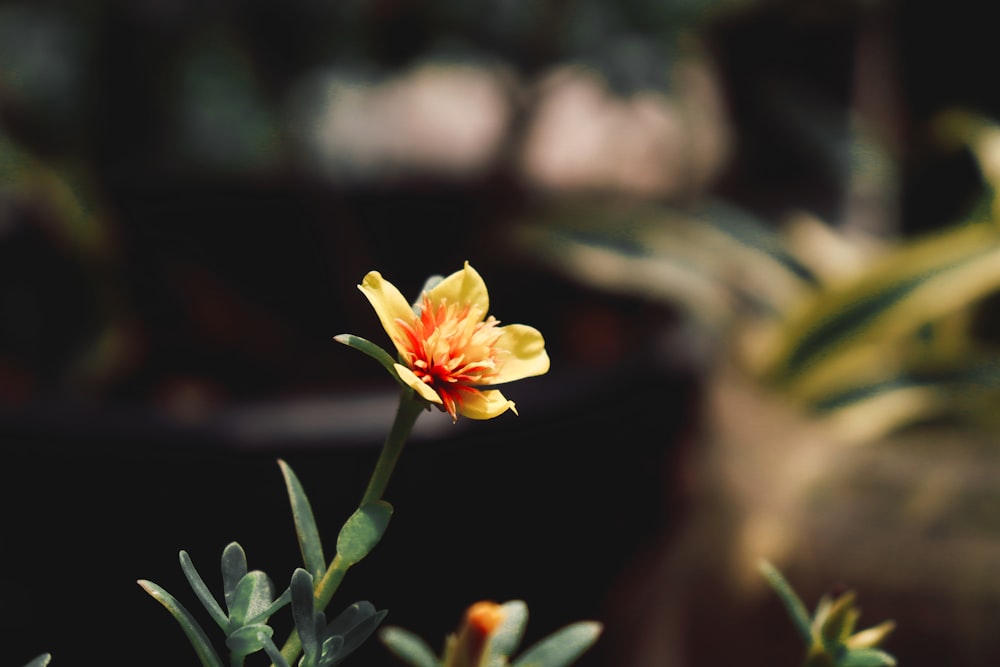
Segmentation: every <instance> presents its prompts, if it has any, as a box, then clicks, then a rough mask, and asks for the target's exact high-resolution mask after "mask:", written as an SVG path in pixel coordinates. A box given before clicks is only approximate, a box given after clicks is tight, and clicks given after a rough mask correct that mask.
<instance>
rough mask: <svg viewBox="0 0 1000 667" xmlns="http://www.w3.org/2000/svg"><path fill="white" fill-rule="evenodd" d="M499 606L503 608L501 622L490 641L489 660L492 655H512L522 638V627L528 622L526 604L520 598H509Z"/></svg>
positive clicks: (507, 656) (505, 656) (506, 656)
mask: <svg viewBox="0 0 1000 667" xmlns="http://www.w3.org/2000/svg"><path fill="white" fill-rule="evenodd" d="M501 606H502V607H503V610H504V616H503V623H501V624H500V627H499V628H497V630H496V633H495V634H494V635H493V639H492V640H491V641H490V648H489V651H490V654H491V655H490V660H492V659H493V657H494V656H503V657H504V658H509V657H510V656H511V655H513V654H514V651H516V650H517V647H518V646H519V645H520V644H521V640H522V639H523V638H524V629H525V627H526V626H527V624H528V605H526V604H525V603H524V602H523V601H522V600H510V601H508V602H504V603H503V605H501Z"/></svg>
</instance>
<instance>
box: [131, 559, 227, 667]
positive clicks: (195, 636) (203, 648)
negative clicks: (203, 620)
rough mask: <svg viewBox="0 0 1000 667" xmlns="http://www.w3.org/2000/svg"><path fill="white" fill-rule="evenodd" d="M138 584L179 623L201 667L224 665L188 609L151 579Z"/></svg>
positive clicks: (142, 580) (219, 666) (220, 666)
mask: <svg viewBox="0 0 1000 667" xmlns="http://www.w3.org/2000/svg"><path fill="white" fill-rule="evenodd" d="M138 584H139V585H140V586H142V588H143V590H145V591H146V592H147V593H149V594H150V595H152V596H153V599H155V600H156V601H158V602H159V603H160V604H162V605H163V606H164V607H166V609H167V611H168V612H170V615H171V616H173V617H174V619H175V620H176V621H177V622H178V623H179V624H180V626H181V629H182V630H183V631H184V634H185V635H186V636H187V638H188V640H189V641H190V642H191V646H193V647H194V650H195V653H196V654H197V655H198V659H199V660H201V664H202V665H203V667H224V665H223V663H222V659H221V658H219V654H218V653H216V652H215V649H214V648H213V647H212V643H211V642H210V641H209V640H208V637H207V636H206V635H205V631H204V630H203V629H202V627H201V626H200V625H199V624H198V621H196V620H194V617H193V616H191V614H190V613H189V612H188V610H187V609H185V608H184V605H182V604H181V603H180V602H178V601H177V599H176V598H174V596H172V595H170V594H169V593H167V592H166V591H165V590H163V589H162V588H160V587H159V586H158V585H156V584H154V583H153V582H152V581H148V580H146V579H140V580H139V581H138Z"/></svg>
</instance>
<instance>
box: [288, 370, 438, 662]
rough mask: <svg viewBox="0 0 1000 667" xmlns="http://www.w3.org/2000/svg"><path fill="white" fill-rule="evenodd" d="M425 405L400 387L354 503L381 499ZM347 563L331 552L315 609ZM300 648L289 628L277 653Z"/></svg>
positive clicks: (291, 657) (291, 656) (291, 653)
mask: <svg viewBox="0 0 1000 667" xmlns="http://www.w3.org/2000/svg"><path fill="white" fill-rule="evenodd" d="M426 405H427V403H425V402H424V401H423V400H422V399H420V398H419V397H418V396H417V395H416V394H415V393H414V392H413V390H412V389H404V390H403V392H402V394H400V397H399V407H397V408H396V418H395V419H394V420H393V422H392V428H391V429H390V430H389V435H388V436H386V439H385V443H384V444H383V445H382V451H381V452H380V453H379V457H378V461H377V462H376V463H375V469H374V470H373V471H372V475H371V478H370V479H369V480H368V488H367V489H365V494H364V496H362V498H361V502H360V503H359V504H358V507H364V506H365V505H368V504H370V503H373V502H375V501H377V500H381V499H382V494H384V493H385V489H386V487H387V486H388V485H389V479H390V478H391V477H392V472H393V470H395V469H396V463H397V462H398V461H399V457H400V454H402V453H403V445H405V444H406V439H407V438H408V437H409V435H410V431H412V430H413V425H414V424H415V423H416V421H417V417H419V416H420V413H421V412H422V411H423V410H424V408H425V407H426ZM350 567H351V563H347V562H345V561H344V560H343V559H342V558H341V557H340V555H335V556H334V557H333V560H332V561H330V566H329V567H327V569H326V572H324V573H323V576H322V577H321V578H320V580H319V583H317V584H316V589H315V590H314V591H313V597H314V598H315V601H316V609H317V610H318V611H326V607H327V605H329V604H330V600H332V599H333V594H334V593H335V592H336V591H337V588H338V587H339V586H340V582H341V581H343V580H344V575H345V574H347V570H348V568H350ZM301 652H302V640H301V639H300V638H299V633H298V632H296V631H294V630H293V631H292V634H291V635H290V636H289V637H288V641H286V642H285V645H284V646H282V647H281V656H282V657H283V658H284V659H285V661H286V662H287V663H288V664H289V665H291V664H294V662H295V660H296V659H297V658H298V657H299V654H300V653H301ZM272 667H273V665H272Z"/></svg>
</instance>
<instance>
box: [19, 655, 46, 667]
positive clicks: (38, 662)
mask: <svg viewBox="0 0 1000 667" xmlns="http://www.w3.org/2000/svg"><path fill="white" fill-rule="evenodd" d="M51 660H52V654H51V653H43V654H41V655H40V656H38V657H36V658H35V659H34V660H32V661H31V662H29V663H28V664H26V665H25V666H24V667H46V666H47V665H48V664H49V662H50V661H51Z"/></svg>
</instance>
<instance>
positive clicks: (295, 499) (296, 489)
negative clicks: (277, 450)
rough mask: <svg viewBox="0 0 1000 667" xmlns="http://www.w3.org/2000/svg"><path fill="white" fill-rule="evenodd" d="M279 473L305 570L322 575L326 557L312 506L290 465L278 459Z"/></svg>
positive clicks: (314, 574) (315, 575)
mask: <svg viewBox="0 0 1000 667" xmlns="http://www.w3.org/2000/svg"><path fill="white" fill-rule="evenodd" d="M278 465H279V466H281V473H282V475H284V477H285V486H286V487H287V489H288V501H289V503H290V504H291V506H292V518H293V520H294V522H295V534H296V536H297V537H298V540H299V550H300V551H301V552H302V562H303V564H304V565H305V568H306V570H308V571H309V573H310V574H312V575H313V576H314V577H322V576H323V573H324V572H325V571H326V557H325V556H323V544H322V542H321V541H320V537H319V528H317V526H316V519H315V517H314V516H313V511H312V506H311V505H310V504H309V498H308V497H306V492H305V489H303V488H302V484H301V482H299V478H298V477H297V476H296V475H295V472H294V471H293V470H292V468H291V466H289V465H288V464H287V463H285V462H284V461H282V460H281V459H279V460H278Z"/></svg>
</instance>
